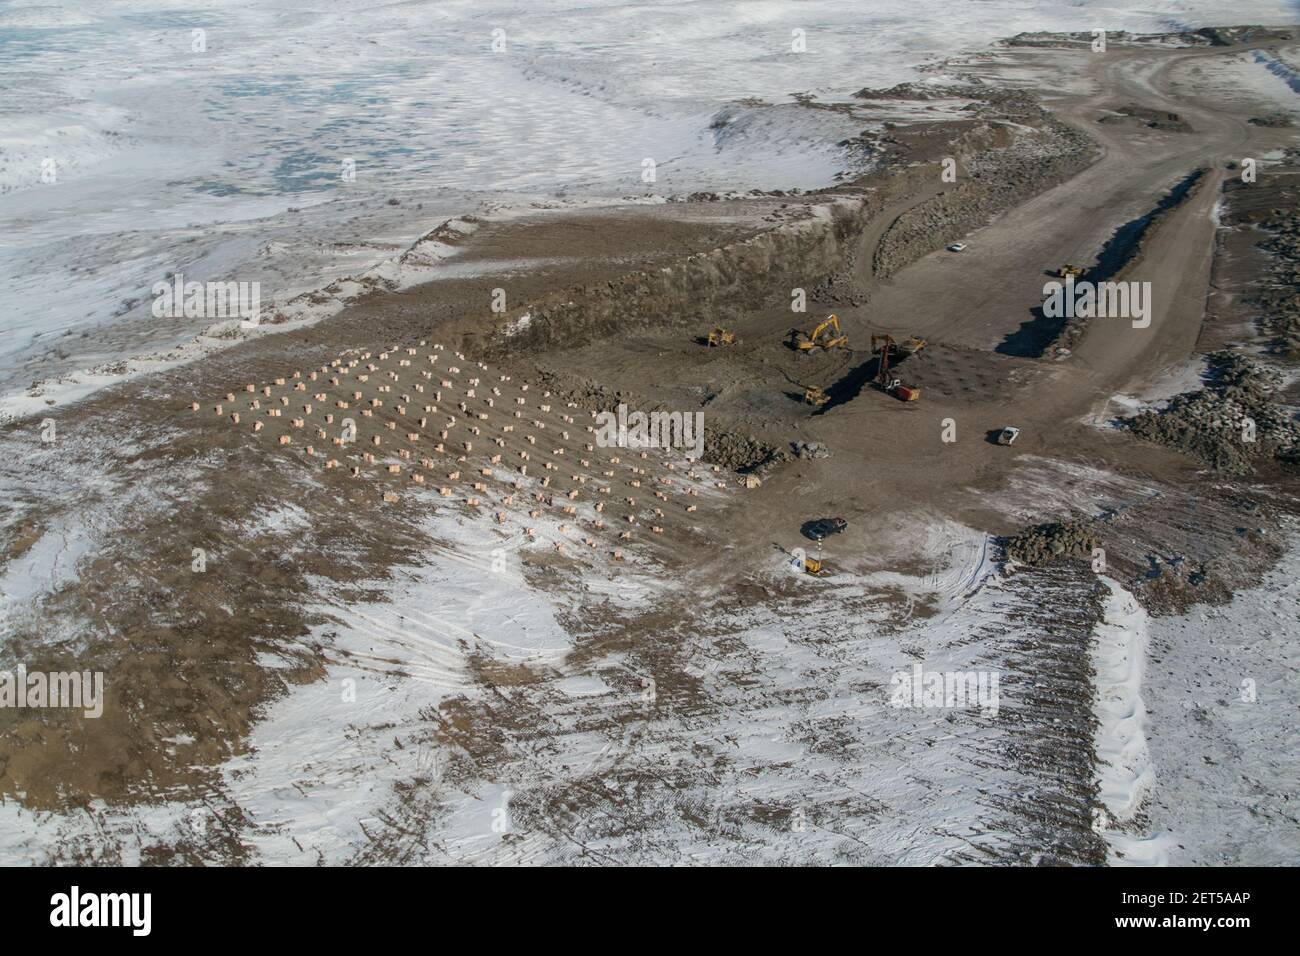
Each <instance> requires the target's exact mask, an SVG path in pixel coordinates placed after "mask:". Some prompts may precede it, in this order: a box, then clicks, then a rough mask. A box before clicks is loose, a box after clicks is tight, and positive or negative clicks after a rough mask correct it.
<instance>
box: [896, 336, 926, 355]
mask: <svg viewBox="0 0 1300 956" xmlns="http://www.w3.org/2000/svg"><path fill="white" fill-rule="evenodd" d="M925 345H926V342H925V339H923V338H919V337H917V336H915V335H913V336H912V337H911V338H909V339H908V340H907V341H906V342H897V343H895V344H894V348H896V349H897V350H898V353H899V354H900V355H915V354H916V353H917V352H919V351H921V349H923V348H925Z"/></svg>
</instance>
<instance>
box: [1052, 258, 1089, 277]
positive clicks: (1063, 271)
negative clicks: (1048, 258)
mask: <svg viewBox="0 0 1300 956" xmlns="http://www.w3.org/2000/svg"><path fill="white" fill-rule="evenodd" d="M1085 271H1087V270H1085V269H1084V268H1083V266H1072V265H1070V264H1069V263H1068V262H1067V263H1066V264H1065V265H1063V266H1061V268H1059V269H1057V270H1056V276H1057V278H1058V279H1064V278H1066V277H1067V276H1074V277H1075V278H1076V279H1077V278H1078V277H1079V276H1081V275H1083V274H1084V272H1085Z"/></svg>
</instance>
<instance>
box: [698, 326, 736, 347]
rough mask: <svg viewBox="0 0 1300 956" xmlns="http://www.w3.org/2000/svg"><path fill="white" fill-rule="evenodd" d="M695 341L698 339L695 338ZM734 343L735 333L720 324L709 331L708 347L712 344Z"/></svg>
mask: <svg viewBox="0 0 1300 956" xmlns="http://www.w3.org/2000/svg"><path fill="white" fill-rule="evenodd" d="M696 341H699V340H698V339H697V340H696ZM735 344H736V333H735V332H733V331H732V330H731V329H724V328H723V327H722V326H718V327H717V328H715V329H713V330H712V331H711V332H709V347H710V348H712V347H714V346H723V345H735Z"/></svg>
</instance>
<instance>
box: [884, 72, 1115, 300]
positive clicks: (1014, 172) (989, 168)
mask: <svg viewBox="0 0 1300 956" xmlns="http://www.w3.org/2000/svg"><path fill="white" fill-rule="evenodd" d="M953 95H957V91H953ZM967 95H968V94H967ZM975 112H976V115H978V116H981V117H983V118H985V119H987V120H988V122H986V123H983V124H981V125H979V126H977V127H976V128H974V129H972V130H970V131H968V132H966V133H965V134H964V135H963V136H962V137H961V138H960V139H959V140H958V141H957V142H955V143H954V144H953V149H954V154H955V157H956V158H957V159H958V163H959V172H958V174H957V182H956V183H955V184H954V186H953V188H952V189H949V190H946V191H944V192H943V193H941V194H939V195H938V196H935V197H933V198H931V199H929V200H926V201H925V202H922V203H920V204H918V205H917V206H914V207H913V208H911V209H909V210H907V211H906V212H904V213H903V214H902V215H900V216H899V217H898V219H897V220H895V222H894V223H893V224H892V225H891V226H890V227H889V229H888V231H887V232H886V233H885V234H884V236H883V237H882V238H881V241H880V244H879V245H878V246H877V247H876V251H875V256H874V259H873V263H872V265H873V269H874V273H875V275H876V276H878V277H879V278H888V277H889V276H891V275H893V274H894V273H896V272H898V270H899V269H902V268H904V267H905V266H907V265H910V264H911V263H913V262H915V261H916V260H918V259H920V258H921V257H922V256H924V255H927V254H929V253H930V252H933V251H934V250H935V249H938V248H940V247H941V246H944V245H947V244H948V243H950V242H954V241H956V240H957V239H960V238H961V237H962V236H964V235H967V234H968V233H970V232H972V231H973V230H975V229H978V228H979V227H981V226H983V225H986V224H987V223H988V222H989V221H990V220H991V219H993V218H994V217H995V216H997V215H998V214H1000V213H1002V212H1005V211H1006V210H1008V209H1010V208H1012V207H1013V206H1016V205H1019V204H1020V203H1022V202H1024V201H1025V200H1026V199H1028V198H1029V197H1030V196H1033V195H1035V194H1036V193H1039V192H1042V191H1044V190H1046V189H1049V188H1051V187H1052V186H1055V185H1056V184H1057V183H1060V182H1064V181H1065V180H1066V179H1069V178H1070V177H1071V176H1073V175H1075V174H1076V173H1078V172H1079V171H1081V170H1082V169H1084V168H1085V167H1086V166H1088V165H1089V164H1091V163H1092V162H1093V161H1094V160H1095V159H1096V157H1097V152H1096V146H1095V144H1094V143H1093V142H1092V141H1091V140H1090V139H1088V137H1087V136H1085V135H1084V134H1083V133H1082V132H1080V131H1079V130H1077V129H1075V128H1074V127H1072V126H1067V125H1066V124H1065V123H1062V122H1061V121H1059V120H1058V119H1056V118H1055V117H1054V116H1053V115H1052V114H1051V113H1049V112H1047V111H1046V110H1044V109H1043V108H1042V107H1041V106H1039V105H1038V103H1037V100H1035V99H1034V98H1033V97H1032V96H1030V95H1029V94H1027V93H1022V92H1003V93H998V94H990V95H988V96H987V97H986V99H985V101H984V102H983V103H982V104H980V105H979V107H978V109H977V110H976V111H975ZM1008 123H1016V124H1018V128H1017V129H1016V131H1015V132H1013V131H1012V128H1011V127H1009V126H1008V125H1006V124H1008Z"/></svg>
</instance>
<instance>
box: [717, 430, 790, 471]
mask: <svg viewBox="0 0 1300 956" xmlns="http://www.w3.org/2000/svg"><path fill="white" fill-rule="evenodd" d="M704 460H705V461H707V462H709V463H710V464H714V465H721V466H722V467H724V468H730V469H731V470H732V471H738V472H743V473H750V472H753V473H757V474H760V475H762V474H766V473H767V472H768V471H769V470H770V469H772V468H773V467H775V466H776V465H778V464H780V463H781V462H785V461H789V460H790V453H789V452H788V451H786V450H785V449H783V448H778V447H777V446H776V445H772V444H770V443H768V442H765V441H762V440H761V439H758V438H754V437H753V436H751V435H745V434H741V433H739V432H725V431H724V432H719V431H707V430H706V431H705V433H704Z"/></svg>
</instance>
